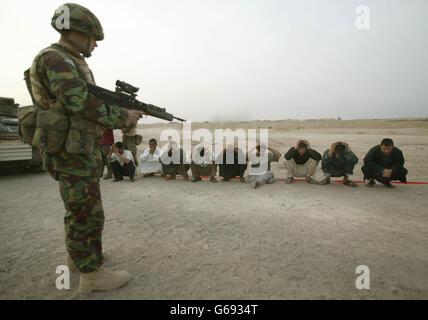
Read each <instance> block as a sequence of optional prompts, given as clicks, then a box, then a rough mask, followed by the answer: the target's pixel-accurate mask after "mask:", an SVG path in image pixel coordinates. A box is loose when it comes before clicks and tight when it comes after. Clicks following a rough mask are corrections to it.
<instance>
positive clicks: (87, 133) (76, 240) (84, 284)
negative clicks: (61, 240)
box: [30, 4, 142, 293]
mask: <svg viewBox="0 0 428 320" xmlns="http://www.w3.org/2000/svg"><path fill="white" fill-rule="evenodd" d="M64 7H67V8H68V10H69V18H70V27H69V29H64V28H62V27H61V26H60V24H59V23H58V20H60V19H61V17H62V16H61V14H62V12H63V11H64ZM63 18H64V17H62V19H63ZM66 18H67V17H66ZM51 25H52V26H53V28H54V29H55V30H57V31H58V32H59V33H60V34H61V38H60V40H59V42H58V43H55V44H52V45H51V46H50V47H48V48H46V49H44V50H42V51H41V52H40V53H39V54H38V55H37V56H36V58H35V59H34V61H33V64H32V66H31V70H30V79H31V87H32V93H33V96H34V98H35V101H36V104H37V105H38V106H39V107H40V108H41V109H42V110H44V111H43V112H45V111H54V112H55V113H53V114H56V115H57V116H58V117H66V118H68V121H67V123H69V129H68V131H67V132H68V133H67V135H66V139H64V140H63V141H61V140H56V144H58V145H59V146H60V149H59V151H58V152H55V153H48V152H44V151H42V157H43V167H44V169H45V170H47V171H49V173H50V174H51V176H52V177H53V178H54V179H55V180H57V181H58V182H59V188H60V193H61V197H62V199H63V201H64V206H65V209H66V213H65V217H64V223H65V238H66V240H65V242H66V247H67V251H68V253H69V257H70V258H71V260H72V262H73V264H74V265H75V266H76V267H77V268H78V269H79V271H80V272H81V274H80V284H79V291H80V292H82V293H89V292H92V291H94V290H113V289H116V288H119V287H121V286H123V285H124V284H126V283H127V282H128V281H129V274H128V273H127V272H126V271H118V272H114V271H109V270H107V269H105V268H103V267H102V263H103V254H102V244H101V236H102V230H103V226H104V212H103V207H102V203H101V195H100V185H99V177H100V171H101V168H102V156H101V151H100V142H101V138H102V136H103V134H104V131H105V130H106V129H119V128H124V127H131V126H135V125H136V123H137V122H138V119H139V118H140V117H141V116H142V113H141V112H139V111H135V110H132V111H131V110H126V109H121V108H119V107H117V106H113V105H107V104H104V103H102V102H101V101H100V100H98V99H97V98H96V97H95V96H92V95H91V94H89V93H88V89H87V86H86V82H88V83H94V77H93V74H92V72H91V70H90V69H89V67H88V65H87V64H86V61H85V59H84V57H87V58H88V57H90V56H91V52H92V51H93V50H94V48H95V47H96V46H97V41H101V40H103V39H104V34H103V29H102V27H101V24H100V22H99V21H98V19H97V18H96V17H95V15H94V14H93V13H92V12H90V11H89V10H88V9H86V8H84V7H82V6H80V5H77V4H65V5H64V6H61V7H60V8H58V9H57V10H56V11H55V14H54V16H53V18H52V21H51ZM82 55H83V56H82ZM40 115H41V113H40V112H39V116H40ZM36 133H37V130H36ZM35 136H36V134H35ZM59 138H60V137H58V139H59ZM49 143H50V142H49V141H48V144H49Z"/></svg>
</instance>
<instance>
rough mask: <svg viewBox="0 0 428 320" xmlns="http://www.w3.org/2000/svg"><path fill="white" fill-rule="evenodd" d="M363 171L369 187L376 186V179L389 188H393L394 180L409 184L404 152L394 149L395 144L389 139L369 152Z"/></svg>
mask: <svg viewBox="0 0 428 320" xmlns="http://www.w3.org/2000/svg"><path fill="white" fill-rule="evenodd" d="M361 170H362V171H363V173H364V181H365V180H367V179H368V180H369V182H368V183H367V186H368V187H372V186H374V185H375V184H376V182H375V179H376V180H377V181H379V182H380V183H382V184H383V185H385V186H387V187H388V188H392V184H391V181H393V180H399V181H401V182H404V183H407V178H406V175H407V169H406V168H404V157H403V152H401V150H400V149H398V148H397V147H394V142H393V141H392V140H391V139H389V138H385V139H383V140H382V142H381V143H380V145H377V146H375V147H373V148H371V149H370V150H369V152H368V153H367V155H366V156H365V158H364V166H363V167H362V168H361Z"/></svg>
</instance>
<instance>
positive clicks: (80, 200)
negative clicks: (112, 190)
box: [59, 174, 104, 273]
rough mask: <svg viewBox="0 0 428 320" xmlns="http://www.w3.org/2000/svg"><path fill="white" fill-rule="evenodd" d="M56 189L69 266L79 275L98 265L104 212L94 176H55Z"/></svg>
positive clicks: (97, 179)
mask: <svg viewBox="0 0 428 320" xmlns="http://www.w3.org/2000/svg"><path fill="white" fill-rule="evenodd" d="M59 188H60V192H61V197H62V199H63V201H64V206H65V209H66V213H65V217H64V225H65V243H66V247H67V251H68V253H69V254H70V257H71V259H72V260H73V263H74V264H75V265H76V267H77V268H78V269H79V270H80V272H82V273H89V272H93V271H95V270H97V268H98V267H99V266H100V265H101V264H102V260H103V258H102V241H101V237H102V230H103V227H104V211H103V207H102V203H101V193H100V185H99V178H98V177H78V176H72V175H66V174H60V175H59Z"/></svg>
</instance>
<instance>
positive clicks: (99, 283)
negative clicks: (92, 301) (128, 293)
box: [79, 266, 129, 293]
mask: <svg viewBox="0 0 428 320" xmlns="http://www.w3.org/2000/svg"><path fill="white" fill-rule="evenodd" d="M128 281H129V273H128V272H126V271H110V270H107V269H105V268H104V267H103V266H101V267H99V268H98V270H96V271H94V272H90V273H81V274H80V283H79V292H80V293H91V292H92V291H108V290H114V289H117V288H120V287H122V286H124V285H125V284H126V283H128Z"/></svg>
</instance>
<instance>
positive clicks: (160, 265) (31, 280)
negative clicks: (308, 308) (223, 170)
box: [0, 120, 428, 299]
mask: <svg viewBox="0 0 428 320" xmlns="http://www.w3.org/2000/svg"><path fill="white" fill-rule="evenodd" d="M201 126H207V127H209V128H211V129H213V128H216V127H218V128H220V127H225V128H226V127H231V128H233V129H234V128H237V127H243V128H248V127H251V126H253V127H254V126H255V127H254V128H258V126H261V127H266V126H269V127H271V128H270V131H269V137H270V139H271V146H273V147H274V148H277V149H278V150H279V151H281V153H284V152H285V151H287V149H288V147H289V146H291V145H292V144H294V142H295V140H296V139H298V138H306V139H308V140H310V141H311V143H312V146H313V147H314V148H315V149H317V150H318V151H319V152H322V151H324V149H325V148H326V147H328V146H329V145H330V144H331V143H332V142H334V141H337V140H345V141H347V142H348V143H349V144H350V146H351V148H352V149H353V150H354V152H355V153H356V154H357V156H358V157H359V158H360V163H359V164H358V165H357V167H356V169H355V176H354V179H355V180H361V179H362V176H361V171H360V168H361V162H362V158H363V157H364V154H365V152H366V151H367V150H368V149H369V148H370V147H371V146H373V145H375V144H376V143H378V142H379V141H380V139H381V138H382V137H384V136H389V137H391V138H393V139H394V141H395V142H396V145H397V146H399V147H400V148H401V149H402V150H403V152H404V154H405V156H406V160H407V163H406V167H407V168H408V169H409V176H408V177H409V180H411V181H428V164H427V159H428V139H427V137H428V122H427V121H406V120H402V121H401V120H400V121H399V120H396V121H381V120H372V121H360V122H358V121H354V122H352V121H334V120H331V121H318V122H317V121H313V122H310V121H305V122H293V121H290V122H287V121H283V122H269V123H266V122H263V123H239V124H230V123H229V124H195V125H194V128H197V127H201ZM166 127H168V126H167V125H156V124H152V125H148V126H146V127H142V128H141V129H140V132H141V133H142V134H143V135H144V143H143V145H141V146H140V151H141V150H142V149H143V148H144V147H145V146H146V145H147V141H148V139H149V138H151V137H155V138H158V137H159V133H160V131H161V129H163V128H166ZM116 136H117V137H118V138H119V137H120V132H118V133H117V135H116ZM273 170H274V172H275V175H276V177H277V178H283V177H285V176H286V169H285V168H284V163H283V162H280V163H278V164H274V165H273ZM317 177H318V178H320V177H321V173H320V169H319V170H318V172H317ZM101 188H102V195H103V204H104V209H105V214H106V224H105V231H104V249H105V250H106V251H107V252H108V253H109V255H110V256H111V260H109V261H107V262H106V267H111V268H114V269H125V270H128V271H129V272H130V274H131V277H132V281H131V282H130V283H129V284H128V285H126V286H125V287H123V288H121V289H119V290H115V291H112V292H96V293H93V294H91V295H81V294H79V293H78V292H77V286H78V279H79V275H78V273H72V275H71V289H70V290H58V289H56V287H55V279H56V277H57V276H58V275H57V274H55V268H56V266H57V265H60V264H63V263H64V262H65V246H64V231H63V214H64V207H63V204H62V202H61V200H60V196H59V192H58V185H57V183H56V182H55V181H54V180H52V179H51V178H50V176H49V175H47V174H46V173H38V174H34V173H28V172H27V173H15V174H7V175H3V176H1V177H0V208H1V213H0V241H1V246H0V257H1V258H0V299H294V298H299V299H305V298H308V299H428V250H427V240H428V215H427V206H428V185H397V186H396V188H394V189H392V190H389V189H386V188H384V187H382V186H380V185H377V186H376V187H375V188H372V189H369V188H365V187H364V186H362V185H360V187H359V188H349V187H345V186H343V185H342V184H339V183H334V184H332V185H329V186H314V185H308V184H306V183H303V182H296V183H295V184H293V185H285V184H284V183H283V182H281V181H276V182H275V184H273V185H269V186H262V187H260V188H258V189H256V190H253V189H250V187H249V186H248V185H246V184H242V183H240V182H238V181H231V182H227V183H218V184H212V183H210V182H208V181H203V182H199V183H185V182H183V181H182V180H181V179H177V180H176V181H168V182H167V181H164V180H163V179H162V178H160V177H152V178H146V179H141V178H138V179H137V180H136V182H135V183H129V182H128V181H127V180H125V181H123V182H121V183H118V184H116V183H112V182H111V180H109V181H102V183H101ZM358 265H367V266H368V267H369V268H370V280H371V283H370V290H358V289H356V287H355V280H356V278H357V276H358V275H357V274H355V269H356V267H357V266H358Z"/></svg>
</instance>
